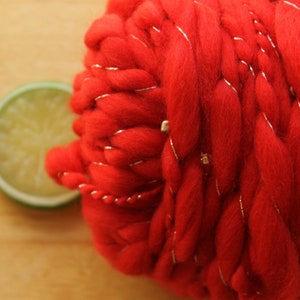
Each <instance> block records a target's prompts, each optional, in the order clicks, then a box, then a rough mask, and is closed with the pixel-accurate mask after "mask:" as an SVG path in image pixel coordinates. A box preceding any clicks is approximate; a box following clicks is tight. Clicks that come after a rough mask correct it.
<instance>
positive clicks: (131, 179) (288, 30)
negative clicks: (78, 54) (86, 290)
mask: <svg viewBox="0 0 300 300" xmlns="http://www.w3.org/2000/svg"><path fill="white" fill-rule="evenodd" d="M85 43H86V46H87V48H88V51H87V55H86V57H85V70H84V71H83V72H82V73H80V74H79V75H78V76H77V77H76V79H75V82H74V94H73V97H72V99H71V106H72V108H73V110H74V111H75V112H76V113H77V114H78V115H79V117H78V120H77V121H75V123H74V130H75V132H76V133H77V134H78V136H79V139H78V140H77V141H75V142H74V143H72V144H71V145H69V146H68V147H67V148H56V149H53V150H52V151H50V153H49V154H48V156H47V164H46V166H47V170H48V172H49V174H51V176H52V177H53V178H54V179H55V180H56V181H57V182H59V183H61V184H63V185H65V186H67V187H69V188H71V189H76V188H78V189H79V190H80V192H81V193H82V205H83V214H84V217H85V219H86V221H87V222H88V223H89V225H90V227H91V229H92V232H93V235H94V239H95V245H96V247H97V249H98V250H99V252H100V253H101V254H102V255H103V256H105V257H106V258H107V259H108V260H109V261H110V262H111V263H112V264H113V265H114V266H115V267H116V268H118V269H119V270H121V271H122V272H124V273H127V274H133V275H138V274H146V275H148V276H150V277H151V278H153V279H154V280H156V281H158V282H160V283H161V284H162V285H164V286H167V287H168V288H170V289H172V290H173V291H174V292H176V293H178V294H180V295H185V296H190V297H192V298H194V299H203V298H204V297H205V296H207V295H209V296H210V299H212V300H219V299H222V300H226V299H228V300H229V299H251V300H257V299H263V300H296V299H299V297H300V269H299V253H300V217H299V216H300V99H299V95H300V1H299V0H288V1H281V0H278V1H270V0H269V1H268V0H194V1H193V0H126V1H125V0H111V1H110V2H109V4H108V7H107V12H106V14H105V15H104V16H103V17H102V18H101V19H97V20H96V21H95V22H94V23H93V24H92V26H91V27H90V29H89V30H88V32H87V34H86V36H85Z"/></svg>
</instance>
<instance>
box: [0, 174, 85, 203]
mask: <svg viewBox="0 0 300 300" xmlns="http://www.w3.org/2000/svg"><path fill="white" fill-rule="evenodd" d="M0 189H1V191H2V192H3V193H4V194H5V195H7V196H8V197H9V198H10V199H13V200H15V201H17V202H19V203H21V204H23V205H26V206H31V207H36V208H56V207H60V206H65V205H67V204H69V203H71V202H73V201H75V199H76V198H78V197H79V195H80V194H79V192H78V191H69V192H67V193H64V194H61V195H58V196H51V197H47V196H34V195H30V194H26V193H23V192H21V191H19V190H17V189H15V188H14V187H13V186H11V185H10V184H8V183H7V182H6V181H4V180H3V179H2V178H1V176H0Z"/></svg>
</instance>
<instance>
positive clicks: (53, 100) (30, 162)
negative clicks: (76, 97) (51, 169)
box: [0, 82, 78, 207]
mask: <svg viewBox="0 0 300 300" xmlns="http://www.w3.org/2000/svg"><path fill="white" fill-rule="evenodd" d="M71 92H72V89H71V87H70V86H69V85H67V84H64V83H59V82H37V83H32V84H28V85H25V86H23V87H21V88H19V89H17V90H15V91H13V92H12V93H10V94H9V95H7V96H6V97H5V98H4V99H2V100H1V101H0V189H2V190H3V192H4V193H6V194H8V195H9V196H10V197H11V198H14V199H16V200H18V201H20V202H22V203H24V204H28V205H32V206H38V207H56V206H59V205H63V204H65V203H68V202H70V201H71V200H72V199H73V198H74V197H75V196H76V195H78V193H77V192H74V191H70V190H68V189H66V188H64V187H62V186H60V185H58V184H57V183H55V182H54V181H53V180H52V179H51V178H50V177H49V175H48V174H47V173H46V171H45V156H46V153H47V152H48V151H49V150H50V149H51V148H53V147H54V146H57V145H62V146H63V145H66V144H68V143H69V142H71V141H72V140H74V139H75V138H76V136H75V134H74V133H73V131H72V123H73V121H74V118H75V115H74V114H73V113H72V112H71V110H70V108H69V101H68V100H69V98H70V94H71Z"/></svg>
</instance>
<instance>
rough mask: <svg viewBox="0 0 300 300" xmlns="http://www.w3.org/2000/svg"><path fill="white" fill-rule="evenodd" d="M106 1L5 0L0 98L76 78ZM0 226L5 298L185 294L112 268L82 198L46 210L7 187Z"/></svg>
mask: <svg viewBox="0 0 300 300" xmlns="http://www.w3.org/2000/svg"><path fill="white" fill-rule="evenodd" d="M104 7H105V1H103V0H97V1H96V0H88V1H83V0H43V1H41V0H0V22H1V26H0V61H1V64H0V66H1V71H0V98H1V97H3V96H4V95H5V94H6V93H7V92H9V91H10V90H12V89H14V88H16V87H18V86H20V85H22V84H24V83H28V82H32V81H37V80H60V81H65V82H69V83H71V82H72V79H73V75H74V74H75V73H76V72H78V71H79V70H81V68H82V65H81V61H82V57H83V54H84V52H85V50H84V46H83V42H82V40H83V35H84V33H85V31H86V30H87V28H88V27H89V25H90V23H91V21H93V20H94V19H95V18H96V17H97V16H100V15H101V14H102V12H103V11H104ZM0 159H1V158H0ZM0 228H1V231H0V299H3V300H35V299H36V300H41V299H42V300H60V299H62V300H65V299H70V300H94V299H95V300H96V299H103V300H150V299H155V300H170V299H173V300H175V299H179V298H176V297H175V296H173V295H171V294H170V293H168V292H167V291H164V290H163V289H161V288H160V287H159V286H157V285H156V284H155V283H153V282H150V281H149V280H147V279H143V278H133V277H127V276H125V275H122V274H119V273H118V272H117V271H115V270H113V269H112V268H111V267H110V266H109V265H108V264H107V263H106V262H105V261H104V260H103V259H102V258H101V257H100V256H99V255H98V254H97V253H96V251H95V250H94V248H93V246H92V240H91V235H90V232H89V230H88V228H87V226H86V225H85V223H84V222H83V221H82V218H81V215H80V204H79V203H76V204H75V205H72V206H69V207H66V208H64V209H59V210H54V211H39V210H34V209H30V208H26V207H23V206H21V205H20V204H17V203H15V202H13V201H11V200H10V199H8V198H7V197H5V196H4V195H3V194H1V193H0Z"/></svg>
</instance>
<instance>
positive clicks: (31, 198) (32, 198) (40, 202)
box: [0, 81, 80, 209]
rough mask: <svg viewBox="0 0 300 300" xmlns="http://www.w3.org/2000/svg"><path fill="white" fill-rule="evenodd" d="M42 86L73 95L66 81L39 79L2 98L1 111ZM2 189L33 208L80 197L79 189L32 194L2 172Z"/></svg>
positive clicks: (0, 188)
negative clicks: (13, 101) (12, 182)
mask: <svg viewBox="0 0 300 300" xmlns="http://www.w3.org/2000/svg"><path fill="white" fill-rule="evenodd" d="M41 88H50V89H51V88H53V89H56V90H61V91H64V92H67V93H69V94H70V95H71V93H72V87H71V86H70V85H69V84H67V83H64V82H60V81H37V82H32V83H27V84H25V85H22V86H20V87H18V88H16V89H14V90H12V91H11V92H9V93H8V94H6V95H5V96H4V97H2V98H1V99H0V111H1V110H2V109H3V108H4V107H5V106H6V105H8V103H9V102H10V101H12V100H13V99H14V98H15V97H17V96H18V95H20V94H22V93H24V92H27V91H28V90H30V89H41ZM0 191H1V192H3V193H4V194H5V195H6V196H7V197H9V198H10V199H12V200H14V201H16V202H18V203H21V204H23V205H25V206H29V207H33V208H44V209H51V208H58V207H62V206H66V205H68V204H71V203H72V202H74V201H75V200H76V199H78V198H79V196H80V193H79V191H78V190H76V191H72V190H70V191H67V192H65V193H63V194H60V195H57V196H38V195H31V194H28V193H24V192H22V191H20V190H18V189H16V188H14V187H13V186H12V185H11V184H9V183H8V182H6V181H5V180H4V179H3V178H2V176H1V174H0Z"/></svg>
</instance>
